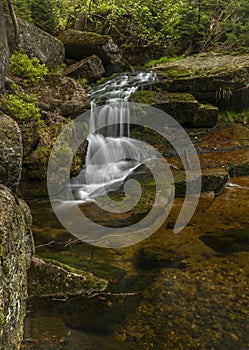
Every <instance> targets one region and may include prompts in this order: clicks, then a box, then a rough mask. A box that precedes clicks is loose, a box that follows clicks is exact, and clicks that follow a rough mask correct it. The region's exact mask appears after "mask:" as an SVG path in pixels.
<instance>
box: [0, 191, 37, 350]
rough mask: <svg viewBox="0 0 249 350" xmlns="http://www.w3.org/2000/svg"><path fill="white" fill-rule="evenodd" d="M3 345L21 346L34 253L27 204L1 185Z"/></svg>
mask: <svg viewBox="0 0 249 350" xmlns="http://www.w3.org/2000/svg"><path fill="white" fill-rule="evenodd" d="M0 207H1V211H0V295H1V299H0V348H1V349H2V350H10V349H19V348H20V344H21V341H22V336H23V321H24V317H25V313H26V298H27V269H28V268H29V266H30V263H31V257H32V254H33V249H34V248H33V239H32V232H31V221H32V219H31V215H30V211H29V208H28V207H27V205H26V203H25V202H24V201H22V200H20V199H18V198H17V197H15V196H14V195H13V194H12V193H11V192H10V191H9V190H8V188H7V187H5V186H3V185H0Z"/></svg>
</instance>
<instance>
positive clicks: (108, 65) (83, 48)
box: [59, 29, 125, 76]
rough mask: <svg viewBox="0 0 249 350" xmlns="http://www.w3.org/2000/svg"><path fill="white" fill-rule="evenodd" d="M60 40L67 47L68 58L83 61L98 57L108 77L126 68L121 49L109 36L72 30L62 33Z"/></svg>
mask: <svg viewBox="0 0 249 350" xmlns="http://www.w3.org/2000/svg"><path fill="white" fill-rule="evenodd" d="M59 38H60V40H61V41H62V42H63V43H64V45H65V49H66V57H67V58H70V59H76V60H82V59H84V58H87V57H89V56H92V55H97V56H98V57H99V58H100V59H101V61H102V64H103V66H104V68H105V75H106V76H110V75H112V74H113V73H117V72H121V71H123V70H124V68H125V64H124V62H123V58H122V55H121V53H120V51H119V48H118V46H117V45H116V44H115V43H114V42H113V40H112V38H111V37H110V36H109V35H99V34H96V33H92V32H81V31H79V30H75V29H70V30H67V31H65V32H63V33H61V34H60V36H59Z"/></svg>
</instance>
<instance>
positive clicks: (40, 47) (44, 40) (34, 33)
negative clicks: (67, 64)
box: [7, 17, 65, 68]
mask: <svg viewBox="0 0 249 350" xmlns="http://www.w3.org/2000/svg"><path fill="white" fill-rule="evenodd" d="M7 23H8V25H7V32H8V42H9V47H10V48H11V50H12V51H13V49H15V48H13V44H14V42H15V40H14V31H13V25H12V22H11V19H10V18H9V17H7ZM18 24H19V28H20V34H19V38H18V46H17V48H19V49H24V51H25V52H26V53H27V55H28V56H29V57H37V58H39V60H40V61H41V63H44V64H46V66H48V67H49V68H55V67H56V66H58V65H60V64H61V63H63V62H64V59H65V49H64V45H63V44H62V42H61V41H60V40H58V39H56V38H55V37H53V36H52V35H50V34H48V33H46V32H44V31H43V30H42V29H40V28H38V27H35V26H33V25H32V24H30V23H28V22H26V21H24V20H22V19H18Z"/></svg>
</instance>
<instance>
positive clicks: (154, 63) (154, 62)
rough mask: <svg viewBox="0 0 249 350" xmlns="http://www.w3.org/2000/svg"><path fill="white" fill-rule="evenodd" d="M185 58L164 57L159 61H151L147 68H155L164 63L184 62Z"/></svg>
mask: <svg viewBox="0 0 249 350" xmlns="http://www.w3.org/2000/svg"><path fill="white" fill-rule="evenodd" d="M183 58H184V57H183V56H176V57H166V56H163V57H161V58H159V59H157V60H151V61H149V62H147V63H145V67H148V68H149V67H154V66H156V65H157V64H160V63H164V62H174V61H179V60H182V59H183Z"/></svg>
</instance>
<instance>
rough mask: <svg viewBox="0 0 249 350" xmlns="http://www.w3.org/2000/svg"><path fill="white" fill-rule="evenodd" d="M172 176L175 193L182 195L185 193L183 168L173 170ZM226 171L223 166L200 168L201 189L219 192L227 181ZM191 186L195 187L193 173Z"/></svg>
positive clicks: (195, 179)
mask: <svg viewBox="0 0 249 350" xmlns="http://www.w3.org/2000/svg"><path fill="white" fill-rule="evenodd" d="M173 176H174V186H175V195H176V196H179V197H181V196H182V197H183V196H185V194H186V176H185V171H184V170H175V171H173ZM228 178H229V175H228V172H227V171H226V170H225V169H223V168H213V169H202V176H201V185H202V186H201V191H202V192H210V191H212V192H214V193H215V194H220V193H221V192H222V191H223V190H224V188H225V185H226V183H227V181H228ZM191 181H192V184H193V185H192V187H193V188H195V187H194V186H195V182H196V181H197V178H195V176H194V174H193V177H192V180H191Z"/></svg>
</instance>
